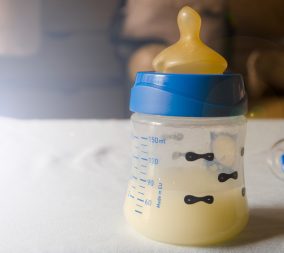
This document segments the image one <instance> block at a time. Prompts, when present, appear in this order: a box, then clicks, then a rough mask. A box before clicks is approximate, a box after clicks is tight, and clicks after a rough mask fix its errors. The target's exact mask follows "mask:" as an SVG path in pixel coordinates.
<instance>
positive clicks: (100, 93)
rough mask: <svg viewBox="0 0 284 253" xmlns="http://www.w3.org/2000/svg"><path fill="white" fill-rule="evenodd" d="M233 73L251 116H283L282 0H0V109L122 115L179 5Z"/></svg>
mask: <svg viewBox="0 0 284 253" xmlns="http://www.w3.org/2000/svg"><path fill="white" fill-rule="evenodd" d="M186 4H188V5H190V6H191V7H193V8H194V9H196V10H197V11H198V12H199V13H200V14H201V16H202V20H203V23H202V32H201V36H202V39H203V40H204V41H205V42H206V43H207V44H208V45H209V46H211V47H212V48H214V49H215V50H216V51H218V52H220V53H221V54H222V55H223V56H225V57H226V58H227V60H228V62H229V68H228V71H229V72H238V73H242V74H243V75H244V78H245V83H246V87H247V91H248V94H249V113H248V117H251V118H284V15H283V14H284V1H283V0H270V1H267V0H250V1H245V0H128V1H127V0H123V1H122V0H103V1H100V0H0V116H9V117H16V118H127V117H129V115H130V113H129V111H128V97H129V92H130V88H131V86H132V83H133V79H134V77H135V73H136V72H137V71H143V70H152V66H151V62H152V60H153V58H154V56H155V55H156V54H157V53H159V52H160V51H161V50H162V49H164V48H165V47H166V46H167V45H169V44H171V43H173V42H175V41H176V40H177V39H178V28H177V24H176V16H177V13H178V10H179V9H180V8H181V7H182V6H184V5H186Z"/></svg>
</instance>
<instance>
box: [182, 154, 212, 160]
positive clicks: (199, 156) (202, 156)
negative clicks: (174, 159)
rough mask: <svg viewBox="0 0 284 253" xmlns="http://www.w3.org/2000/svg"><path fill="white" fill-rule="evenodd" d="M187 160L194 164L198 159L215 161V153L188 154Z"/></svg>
mask: <svg viewBox="0 0 284 253" xmlns="http://www.w3.org/2000/svg"><path fill="white" fill-rule="evenodd" d="M185 159H186V160H187V161H189V162H193V161H195V160H198V159H205V160H207V161H213V160H214V154H213V153H205V154H197V153H194V152H187V153H186V154H185Z"/></svg>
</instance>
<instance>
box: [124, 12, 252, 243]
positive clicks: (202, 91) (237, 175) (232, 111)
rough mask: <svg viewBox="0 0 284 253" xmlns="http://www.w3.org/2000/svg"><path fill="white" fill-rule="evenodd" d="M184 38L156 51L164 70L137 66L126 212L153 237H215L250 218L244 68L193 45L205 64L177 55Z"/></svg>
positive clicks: (197, 240) (183, 240) (198, 240)
mask: <svg viewBox="0 0 284 253" xmlns="http://www.w3.org/2000/svg"><path fill="white" fill-rule="evenodd" d="M192 15H193V16H192ZM195 15H196V13H195V12H194V11H193V10H192V9H191V8H189V7H185V9H182V10H181V13H180V14H179V17H178V21H179V28H180V30H181V28H182V27H181V26H182V24H181V23H182V22H187V21H188V20H187V19H189V18H188V17H189V16H190V18H191V19H190V20H192V19H194V18H195V17H196V16H195ZM197 15H198V14H197ZM179 18H180V19H185V20H179ZM197 18H198V16H197ZM183 24H184V23H183ZM181 34H182V32H181ZM188 38H189V37H188ZM192 38H193V37H191V39H192ZM182 42H183V41H182V36H181V40H180V41H179V42H178V43H180V44H178V43H177V44H175V45H173V46H171V47H169V48H167V49H166V50H165V51H164V52H162V54H161V55H159V56H157V57H158V59H157V58H156V59H155V61H156V69H157V70H159V68H166V70H160V72H139V73H137V76H136V81H135V84H134V86H133V88H132V91H131V98H130V110H131V111H132V112H134V114H133V115H132V117H131V123H132V137H133V140H132V173H131V177H130V179H129V183H128V189H127V194H126V200H125V205H124V213H125V217H126V219H127V221H128V223H129V224H130V225H131V226H132V227H134V228H135V229H136V230H137V231H139V232H140V233H142V234H143V235H145V236H147V237H149V238H151V239H154V240H158V241H162V242H166V243H172V244H182V245H210V244H216V243H221V242H223V241H226V240H228V239H231V238H232V237H234V236H236V235H237V234H238V233H239V232H240V231H241V230H242V229H243V228H244V227H245V225H246V223H247V220H248V206H247V199H246V190H245V182H244V171H243V156H244V142H245V132H246V119H245V117H244V116H243V115H244V114H245V113H246V110H247V98H246V93H245V88H244V83H243V80H242V77H241V76H240V75H239V74H222V71H221V73H218V71H217V69H218V67H219V69H222V67H224V62H223V58H218V57H217V53H215V52H214V51H213V50H211V49H210V50H211V51H210V50H209V48H205V47H204V46H203V45H201V44H200V45H197V46H196V44H195V45H194V46H196V50H198V52H199V55H198V56H196V57H195V58H196V59H197V58H198V59H197V60H198V64H199V66H197V65H198V64H195V63H194V62H193V61H192V57H188V59H189V61H190V62H187V61H186V58H184V59H176V60H175V59H173V57H178V56H179V55H178V53H173V54H172V50H174V51H175V50H177V51H178V50H179V52H180V51H182V50H183V49H184V48H183V46H184V45H188V43H185V44H183V43H182ZM199 42H200V41H198V43H199ZM194 43H195V42H194V41H191V44H194ZM200 43H201V42H200ZM202 47H203V48H202ZM196 50H194V52H196ZM206 50H207V51H206ZM208 50H209V51H208ZM194 52H191V54H193V53H194ZM213 52H214V53H215V54H216V55H214V54H213ZM206 54H208V55H209V56H208V57H209V58H210V59H209V60H208V62H209V63H208V62H207V63H205V64H203V65H202V64H201V63H200V62H201V61H200V60H199V57H203V59H205V58H206V57H205V56H206ZM180 55H182V56H183V55H184V53H180ZM215 56H216V57H215ZM214 57H215V58H214ZM212 59H213V60H212ZM155 61H154V65H155ZM210 61H211V63H210ZM214 61H215V64H214V66H213V68H212V69H213V70H212V71H210V64H212V63H214ZM171 62H173V63H177V62H179V63H180V62H182V63H181V64H180V65H182V66H181V68H179V65H178V64H176V65H175V64H170V63H171ZM218 64H219V65H218ZM157 66H159V67H157ZM165 66H166V67H165ZM192 66H193V67H192ZM202 66H205V69H206V73H204V72H205V71H204V68H202ZM172 67H173V68H172ZM171 70H173V71H171ZM161 71H162V72H161ZM186 72H189V74H188V73H186ZM216 72H217V73H216Z"/></svg>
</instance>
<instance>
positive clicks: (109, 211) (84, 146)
mask: <svg viewBox="0 0 284 253" xmlns="http://www.w3.org/2000/svg"><path fill="white" fill-rule="evenodd" d="M129 136H130V134H129V121H114V120H109V121H99V120H85V121H84V120H74V121H72V120H64V121H63V120H62V121H51V120H46V121H44V120H42V121H37V120H34V121H18V120H12V119H4V118H2V119H0V157H1V166H0V252H1V253H2V252H3V253H10V252H11V253H30V252H31V253H41V252H44V253H49V252H50V253H60V252H66V253H83V252H84V253H85V252H86V253H87V252H88V253H90V252H106V253H108V252H127V253H128V252H129V253H133V252H147V253H150V252H171V253H175V252H180V253H182V252H257V253H260V252H265V253H267V252H284V182H283V181H281V180H279V179H277V178H276V177H275V176H274V175H273V174H272V173H271V171H270V170H269V168H268V166H267V164H266V157H265V156H266V154H267V150H268V149H269V148H270V147H271V145H272V144H273V143H275V142H276V141H277V140H279V139H281V138H284V121H250V122H249V124H248V134H247V145H246V155H245V169H246V186H247V195H248V199H249V205H250V212H251V215H250V222H249V224H248V226H247V228H246V229H245V231H244V232H243V233H242V234H241V235H240V236H239V237H238V238H237V239H236V240H234V241H233V242H231V243H228V244H226V245H223V246H218V247H208V248H193V247H180V246H173V245H167V244H162V243H158V242H155V241H151V240H149V239H146V238H144V237H143V236H141V235H140V234H138V233H136V232H135V231H133V230H132V229H131V228H130V227H129V226H128V225H127V224H126V223H125V221H124V218H123V213H122V205H123V201H124V194H125V191H126V186H127V180H128V177H129V173H130V153H129V152H130V137H129Z"/></svg>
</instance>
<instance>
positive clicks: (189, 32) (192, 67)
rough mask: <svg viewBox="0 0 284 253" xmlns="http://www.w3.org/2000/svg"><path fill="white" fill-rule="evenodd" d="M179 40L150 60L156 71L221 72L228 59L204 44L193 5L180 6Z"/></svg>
mask: <svg viewBox="0 0 284 253" xmlns="http://www.w3.org/2000/svg"><path fill="white" fill-rule="evenodd" d="M177 22H178V27H179V31H180V39H179V41H178V42H176V43H175V44H173V45H171V46H170V47H168V48H166V49H164V50H163V51H162V52H161V53H160V54H158V55H157V56H156V57H155V59H154V60H153V67H154V69H155V71H157V72H165V73H192V74H221V73H223V72H224V71H225V69H226V68H227V61H226V60H225V59H224V58H223V57H222V56H221V55H219V54H218V53H216V52H215V51H214V50H212V49H211V48H209V47H208V46H206V45H205V44H204V43H203V42H202V41H201V40H200V37H199V33H200V28H201V18H200V16H199V14H198V13H197V12H196V11H194V10H193V9H192V8H190V7H188V6H185V7H183V8H182V9H181V10H180V12H179V14H178V17H177Z"/></svg>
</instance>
